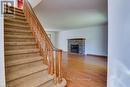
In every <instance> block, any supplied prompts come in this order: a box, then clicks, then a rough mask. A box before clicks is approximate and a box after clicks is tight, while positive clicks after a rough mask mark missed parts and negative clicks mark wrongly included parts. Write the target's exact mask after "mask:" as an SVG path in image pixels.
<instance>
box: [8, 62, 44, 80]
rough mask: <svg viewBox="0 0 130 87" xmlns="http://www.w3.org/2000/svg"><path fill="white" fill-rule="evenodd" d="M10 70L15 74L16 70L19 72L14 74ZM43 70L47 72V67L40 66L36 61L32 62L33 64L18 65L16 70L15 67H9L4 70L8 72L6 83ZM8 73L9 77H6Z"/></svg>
mask: <svg viewBox="0 0 130 87" xmlns="http://www.w3.org/2000/svg"><path fill="white" fill-rule="evenodd" d="M24 67H25V68H24ZM28 67H30V68H28ZM11 69H12V70H13V71H15V72H16V70H17V69H20V70H19V71H17V73H18V74H17V73H15V72H12V71H11ZM43 70H45V71H47V67H44V66H42V62H41V61H36V62H33V63H28V64H24V65H19V66H16V68H15V67H9V68H7V69H6V71H7V72H8V73H7V82H8V81H11V80H16V79H19V78H22V77H25V76H28V75H31V74H33V73H37V72H40V71H43ZM20 71H21V72H20ZM9 72H10V73H11V75H10V76H8V75H9V74H10V73H9Z"/></svg>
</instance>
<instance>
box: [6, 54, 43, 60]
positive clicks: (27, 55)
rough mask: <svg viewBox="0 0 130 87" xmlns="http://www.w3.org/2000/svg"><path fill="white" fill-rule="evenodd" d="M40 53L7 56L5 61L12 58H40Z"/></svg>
mask: <svg viewBox="0 0 130 87" xmlns="http://www.w3.org/2000/svg"><path fill="white" fill-rule="evenodd" d="M39 55H40V53H38V52H36V53H28V54H17V55H9V56H6V57H5V59H10V58H18V59H19V58H25V57H26V58H28V57H35V56H39Z"/></svg>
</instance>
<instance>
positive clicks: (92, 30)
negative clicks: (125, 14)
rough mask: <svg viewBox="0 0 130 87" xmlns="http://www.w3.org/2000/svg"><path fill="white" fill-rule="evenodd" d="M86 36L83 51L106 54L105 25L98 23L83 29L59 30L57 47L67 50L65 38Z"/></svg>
mask: <svg viewBox="0 0 130 87" xmlns="http://www.w3.org/2000/svg"><path fill="white" fill-rule="evenodd" d="M71 38H86V46H85V53H86V54H95V55H105V56H106V55H107V40H108V39H107V26H106V25H99V26H94V27H88V28H84V29H77V30H76V29H75V30H68V31H61V32H59V34H58V48H60V49H63V50H64V51H67V50H68V48H67V47H68V42H67V39H71Z"/></svg>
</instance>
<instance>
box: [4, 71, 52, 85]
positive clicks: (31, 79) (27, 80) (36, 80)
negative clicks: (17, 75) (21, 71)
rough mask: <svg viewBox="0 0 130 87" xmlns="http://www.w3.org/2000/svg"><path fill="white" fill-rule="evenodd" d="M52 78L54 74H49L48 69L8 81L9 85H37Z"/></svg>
mask: <svg viewBox="0 0 130 87" xmlns="http://www.w3.org/2000/svg"><path fill="white" fill-rule="evenodd" d="M51 79H53V76H50V75H48V71H47V70H44V71H41V72H38V73H34V74H32V75H29V76H26V77H24V78H21V79H17V80H14V81H11V82H8V83H7V87H37V86H39V85H41V84H43V83H45V82H47V81H49V80H51Z"/></svg>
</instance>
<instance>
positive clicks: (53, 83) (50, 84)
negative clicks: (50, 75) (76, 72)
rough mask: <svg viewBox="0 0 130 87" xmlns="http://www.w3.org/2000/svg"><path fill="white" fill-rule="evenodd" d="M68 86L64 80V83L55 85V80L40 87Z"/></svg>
mask: <svg viewBox="0 0 130 87" xmlns="http://www.w3.org/2000/svg"><path fill="white" fill-rule="evenodd" d="M65 86H66V80H65V79H62V82H61V83H60V84H59V83H58V84H55V82H54V80H50V81H48V82H46V83H44V84H42V85H40V86H38V87H65Z"/></svg>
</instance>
